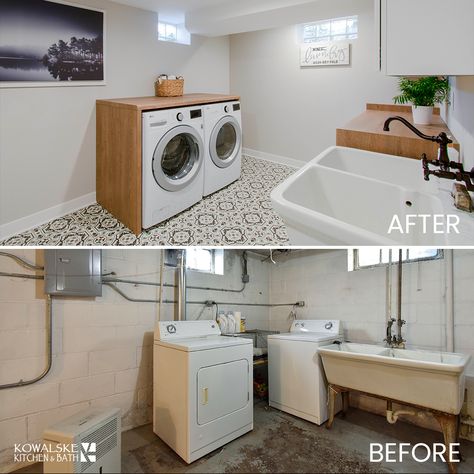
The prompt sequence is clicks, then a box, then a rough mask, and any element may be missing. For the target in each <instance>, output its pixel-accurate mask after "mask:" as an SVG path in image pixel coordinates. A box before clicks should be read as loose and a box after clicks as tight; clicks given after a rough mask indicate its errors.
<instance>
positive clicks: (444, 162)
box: [383, 116, 474, 191]
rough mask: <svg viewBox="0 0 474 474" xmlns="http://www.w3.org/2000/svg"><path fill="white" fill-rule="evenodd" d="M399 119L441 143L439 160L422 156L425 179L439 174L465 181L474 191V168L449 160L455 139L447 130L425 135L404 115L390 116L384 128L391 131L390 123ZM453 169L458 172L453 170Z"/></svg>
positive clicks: (408, 126) (439, 176)
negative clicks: (433, 167) (433, 134)
mask: <svg viewBox="0 0 474 474" xmlns="http://www.w3.org/2000/svg"><path fill="white" fill-rule="evenodd" d="M395 120H396V121H398V122H401V123H403V125H405V126H406V127H407V128H409V129H410V130H411V131H412V132H413V133H415V134H416V135H418V136H419V137H420V138H423V139H424V140H428V141H431V142H434V143H438V144H439V158H438V159H437V160H428V158H427V157H426V154H423V156H422V163H423V174H424V178H425V181H429V180H430V176H431V175H433V176H437V177H438V178H444V179H452V180H454V181H460V182H464V183H465V185H466V188H467V190H468V191H474V168H473V169H472V170H471V171H470V172H468V171H465V170H464V166H463V164H462V163H457V162H456V161H450V160H449V154H448V145H449V144H451V143H453V141H452V140H451V139H450V138H449V137H448V135H446V133H445V132H441V133H440V134H439V135H438V136H430V135H425V134H424V133H422V132H420V130H418V129H417V128H416V127H415V126H413V125H412V124H411V123H410V122H409V121H408V120H406V119H404V118H403V117H399V116H395V117H390V118H388V119H387V120H386V121H385V124H384V126H383V129H384V131H385V132H389V131H390V124H391V123H392V122H393V121H395ZM430 165H432V166H437V167H439V168H440V170H439V171H433V170H431V169H430ZM452 169H454V170H456V172H453V171H451V170H452Z"/></svg>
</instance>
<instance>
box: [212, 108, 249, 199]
mask: <svg viewBox="0 0 474 474" xmlns="http://www.w3.org/2000/svg"><path fill="white" fill-rule="evenodd" d="M204 127H205V130H206V132H205V140H206V145H205V148H206V161H205V165H204V193H203V194H204V196H209V195H210V194H212V193H215V192H216V191H219V189H222V188H225V187H226V186H228V185H229V184H231V183H233V182H234V181H236V180H238V179H239V178H240V175H241V170H242V115H241V111H240V102H238V101H233V102H222V103H218V104H209V105H205V106H204Z"/></svg>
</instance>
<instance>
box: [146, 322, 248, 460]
mask: <svg viewBox="0 0 474 474" xmlns="http://www.w3.org/2000/svg"><path fill="white" fill-rule="evenodd" d="M153 358H154V361H153V431H154V432H155V433H156V434H157V435H158V436H159V437H160V438H161V439H162V440H163V441H164V442H165V443H166V444H168V446H170V447H171V448H172V449H173V450H174V451H175V452H176V453H177V454H178V455H179V456H181V457H182V458H183V459H184V460H185V461H186V462H187V463H191V462H193V461H195V460H196V459H199V458H200V457H202V456H204V455H206V454H208V453H210V452H211V451H213V450H215V449H217V448H219V447H220V446H223V445H224V444H226V443H228V442H230V441H232V440H233V439H235V438H238V437H239V436H242V435H243V434H245V433H247V432H248V431H251V430H252V429H253V386H252V385H253V346H252V341H251V340H249V339H243V338H240V337H227V336H221V332H220V330H219V326H218V324H217V323H216V322H215V321H169V322H163V321H162V322H160V323H158V327H157V329H156V331H155V344H154V355H153Z"/></svg>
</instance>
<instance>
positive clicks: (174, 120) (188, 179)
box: [142, 106, 205, 229]
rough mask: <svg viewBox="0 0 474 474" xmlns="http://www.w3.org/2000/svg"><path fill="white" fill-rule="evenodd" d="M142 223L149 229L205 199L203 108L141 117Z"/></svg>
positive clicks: (144, 114)
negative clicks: (203, 196)
mask: <svg viewBox="0 0 474 474" xmlns="http://www.w3.org/2000/svg"><path fill="white" fill-rule="evenodd" d="M142 120H143V137H142V147H143V150H142V156H143V158H142V167H143V170H142V178H143V179H142V183H143V185H142V186H143V189H142V196H143V204H142V207H143V209H142V222H143V228H144V229H148V228H150V227H152V226H154V225H156V224H159V223H160V222H163V221H164V220H166V219H169V218H170V217H173V216H174V215H176V214H178V213H180V212H182V211H184V210H185V209H187V208H189V207H191V206H193V205H194V204H196V203H197V202H199V201H200V200H201V199H202V190H203V176H204V174H203V172H204V166H203V164H204V156H205V152H204V117H203V109H202V106H198V107H183V108H179V109H167V110H155V111H152V112H145V113H143V115H142Z"/></svg>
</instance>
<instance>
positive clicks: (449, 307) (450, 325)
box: [446, 250, 455, 352]
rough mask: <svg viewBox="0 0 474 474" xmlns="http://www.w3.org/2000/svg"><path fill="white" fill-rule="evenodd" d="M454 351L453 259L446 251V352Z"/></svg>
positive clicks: (449, 251) (450, 253) (448, 251)
mask: <svg viewBox="0 0 474 474" xmlns="http://www.w3.org/2000/svg"><path fill="white" fill-rule="evenodd" d="M454 349H455V347H454V259H453V250H446V350H447V351H448V352H454Z"/></svg>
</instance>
